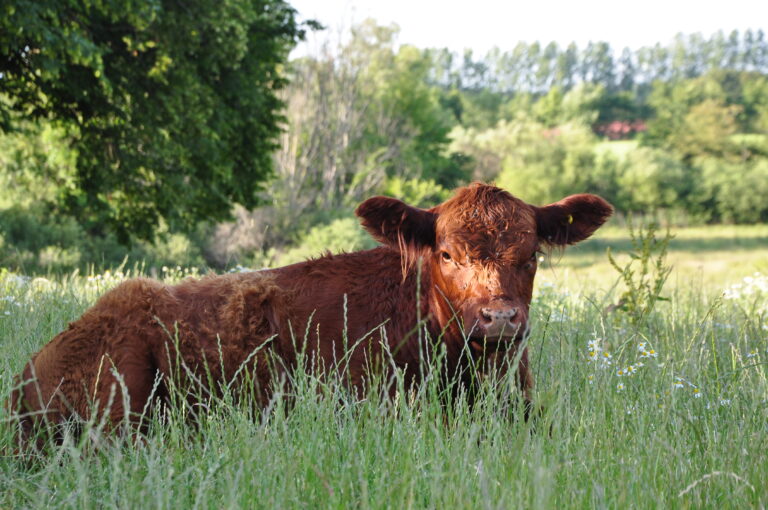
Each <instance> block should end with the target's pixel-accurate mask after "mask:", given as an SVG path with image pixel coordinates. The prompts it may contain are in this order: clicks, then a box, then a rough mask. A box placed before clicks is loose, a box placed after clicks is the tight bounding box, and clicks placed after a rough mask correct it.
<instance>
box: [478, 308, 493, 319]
mask: <svg viewBox="0 0 768 510" xmlns="http://www.w3.org/2000/svg"><path fill="white" fill-rule="evenodd" d="M480 316H481V317H482V318H483V320H484V321H485V322H491V321H493V315H491V311H490V310H489V309H488V308H482V309H481V310H480Z"/></svg>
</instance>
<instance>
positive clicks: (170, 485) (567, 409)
mask: <svg viewBox="0 0 768 510" xmlns="http://www.w3.org/2000/svg"><path fill="white" fill-rule="evenodd" d="M565 265H566V267H568V266H567V262H566V263H565ZM743 267H744V268H745V269H747V267H745V266H743ZM555 270H556V269H553V270H551V271H555ZM585 271H588V269H586V270H585ZM125 276H127V275H122V274H118V275H116V274H109V275H102V276H101V278H98V279H97V278H93V277H92V278H86V277H81V276H77V275H72V276H67V277H62V278H60V279H54V280H46V279H25V278H21V277H19V276H18V275H13V274H10V273H2V274H1V275H0V298H1V299H2V301H0V368H1V370H2V373H1V377H0V393H1V394H2V395H4V396H5V395H7V394H8V392H9V391H10V387H11V378H12V376H13V374H15V373H17V372H18V371H20V369H21V367H22V365H23V363H24V362H25V361H26V360H27V359H28V358H29V357H30V356H31V355H32V353H33V352H35V351H36V350H37V349H39V348H40V346H42V345H43V344H44V343H45V342H47V341H48V340H49V339H50V338H52V337H53V336H54V335H55V334H56V333H57V332H58V331H60V330H61V329H63V328H64V327H66V324H67V322H68V321H71V320H74V319H75V318H77V317H78V316H79V315H80V314H81V313H82V312H83V311H84V310H85V309H86V307H87V306H89V305H90V304H92V303H93V301H94V300H95V299H96V298H97V296H98V295H100V294H101V293H103V292H104V291H105V290H106V289H107V288H109V287H110V286H111V285H114V284H115V283H116V282H117V281H119V280H121V279H122V278H124V277H125ZM163 276H165V277H166V279H167V281H174V280H176V279H177V278H178V277H179V276H183V274H180V273H179V272H175V271H169V272H167V273H165V274H164V275H163ZM543 276H545V278H543V279H542V281H541V284H540V285H539V287H538V289H537V291H536V295H535V299H534V303H533V305H532V323H533V332H532V335H531V338H530V342H529V345H530V349H531V356H532V365H533V370H534V373H535V375H536V378H537V390H536V394H535V397H536V401H537V403H538V404H540V405H541V406H542V407H543V411H542V416H541V417H540V419H539V420H538V421H537V422H536V425H535V428H534V425H533V424H532V423H526V422H525V421H523V420H520V419H516V418H515V416H516V414H515V412H514V407H515V400H514V399H512V408H513V412H511V413H509V412H507V410H508V409H509V407H510V405H509V402H508V398H507V397H506V396H505V391H501V389H504V388H508V387H510V385H511V384H512V383H511V380H502V381H490V382H487V383H485V386H483V387H482V388H481V389H480V391H479V395H478V398H477V402H476V403H475V405H474V406H473V407H470V406H469V405H468V404H467V402H466V400H465V399H462V398H460V399H459V400H458V401H457V402H456V403H455V404H454V405H453V406H451V407H450V408H448V409H445V408H444V407H443V405H442V404H443V400H441V399H440V398H439V392H440V387H439V386H437V385H436V383H427V384H426V385H424V386H422V387H421V388H420V390H419V391H418V392H408V391H404V390H403V391H400V392H398V394H397V396H395V397H394V398H382V397H381V396H380V392H377V391H375V388H374V389H373V390H371V391H370V392H369V393H368V395H367V398H364V399H360V398H352V397H351V396H350V395H349V394H348V392H346V391H345V390H344V387H343V385H342V384H339V383H338V382H337V381H333V380H328V379H323V380H320V379H317V378H315V377H312V376H309V375H306V374H302V373H299V374H296V375H295V381H294V384H293V385H292V386H291V390H290V393H291V394H290V395H288V396H286V398H281V399H277V400H275V402H274V404H273V405H272V406H271V407H270V408H269V409H267V410H264V411H261V410H255V409H254V408H253V406H249V405H248V403H247V402H242V401H240V402H237V401H235V400H233V399H231V398H230V397H229V396H227V395H224V396H223V397H217V398H215V399H214V400H213V401H212V402H211V403H210V405H209V406H207V407H202V408H200V409H198V410H197V412H196V415H197V420H196V422H195V424H190V423H189V420H187V415H186V414H185V412H184V411H183V410H181V409H178V408H172V409H170V410H169V411H168V412H167V413H165V414H162V415H158V416H156V417H154V418H153V422H152V425H151V427H150V430H149V432H148V434H147V435H146V436H145V437H143V438H141V439H140V440H137V439H135V438H132V437H129V436H128V437H126V436H120V435H115V434H110V435H106V436H100V435H99V429H98V426H97V425H96V424H94V426H93V427H92V429H91V434H85V435H84V436H83V437H81V438H80V439H76V438H75V437H74V436H67V437H66V439H65V441H64V444H62V445H61V446H57V447H54V448H53V449H52V450H51V451H50V452H49V453H48V454H47V455H46V456H42V457H40V458H37V459H36V460H35V461H32V462H30V461H29V459H27V460H23V459H21V458H19V457H15V456H13V455H10V454H8V451H9V447H10V446H12V444H13V442H12V438H11V429H10V427H9V426H8V416H7V413H6V412H5V411H3V412H2V414H0V421H1V422H2V425H1V426H0V450H2V451H4V452H5V455H4V456H3V457H2V458H0V508H24V507H27V508H39V507H46V508H78V509H80V508H267V507H269V508H294V507H302V508H304V507H309V508H350V507H354V508H557V507H561V508H593V507H598V508H599V507H602V508H620V507H624V508H686V507H694V508H701V507H729V508H746V507H755V508H759V507H764V506H765V505H766V503H768V488H767V487H768V484H766V482H765V481H766V480H768V382H767V381H766V364H765V361H766V359H768V277H765V276H752V275H751V272H749V273H743V276H747V277H750V278H752V279H751V280H743V279H741V278H740V279H739V280H738V281H735V280H734V281H731V280H726V281H721V282H720V283H719V284H710V283H707V284H702V283H701V281H698V282H697V281H695V280H692V279H683V280H681V279H677V280H675V278H674V276H673V279H672V280H671V281H670V284H669V286H668V287H667V289H666V291H665V292H666V294H665V295H666V296H667V297H669V298H670V299H671V301H669V302H664V303H662V304H659V305H658V306H657V309H656V311H655V312H654V313H653V314H652V315H650V316H649V317H648V318H647V319H646V320H645V321H644V322H643V323H642V324H641V325H640V326H637V327H635V326H631V325H630V323H629V321H628V320H627V319H626V318H625V317H624V316H623V315H621V313H615V312H614V313H608V312H606V311H605V309H606V307H607V306H608V305H609V304H611V303H613V302H615V300H616V298H617V296H618V289H616V288H613V289H612V287H611V286H610V285H606V288H602V287H601V288H595V287H594V286H589V285H587V286H578V285H571V286H565V285H564V284H562V283H560V282H558V283H555V284H552V283H551V281H552V280H553V279H552V278H547V277H546V276H547V271H546V270H545V271H544V275H543ZM584 277H585V278H588V275H587V276H584ZM605 281H606V282H609V278H608V277H607V276H605ZM572 283H573V282H572ZM733 284H735V285H733ZM724 290H727V292H726V293H725V295H723V291H724ZM339 313H340V314H341V313H342V311H341V310H340V311H339ZM640 344H644V345H642V346H641V345H640ZM651 351H653V352H654V353H655V354H656V357H653V356H651ZM644 353H647V354H644ZM644 356H646V357H644ZM619 370H621V371H622V373H623V374H626V373H628V372H629V373H630V375H621V376H619V375H617V374H618V373H619ZM518 411H519V409H518ZM94 441H96V442H97V443H98V447H96V448H94V444H93V443H94Z"/></svg>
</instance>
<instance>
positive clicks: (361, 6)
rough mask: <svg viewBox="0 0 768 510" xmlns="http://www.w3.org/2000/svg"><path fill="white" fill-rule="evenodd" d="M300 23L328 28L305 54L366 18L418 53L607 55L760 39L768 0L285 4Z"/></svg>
mask: <svg viewBox="0 0 768 510" xmlns="http://www.w3.org/2000/svg"><path fill="white" fill-rule="evenodd" d="M288 3H290V4H291V5H292V6H293V7H294V8H295V9H296V10H298V12H299V17H300V19H307V18H314V19H317V20H318V21H320V22H321V23H322V24H323V25H325V26H327V27H329V29H331V30H327V31H325V32H326V34H314V35H312V36H310V37H309V38H308V42H306V43H302V44H301V45H300V47H298V48H297V49H296V50H295V53H296V54H306V53H308V52H309V53H311V52H312V51H311V48H312V47H313V46H314V45H317V43H318V40H322V38H324V37H327V36H328V35H327V33H334V32H335V33H337V32H338V28H339V27H349V26H350V25H351V24H352V23H354V22H359V21H362V20H363V19H365V18H369V17H370V18H373V19H375V20H377V21H378V22H379V23H380V24H384V25H388V24H390V23H396V24H397V25H398V26H399V27H400V37H399V39H398V42H399V43H401V44H412V45H414V46H418V47H421V48H426V47H447V48H450V49H452V50H454V51H460V50H463V49H464V48H471V49H473V50H475V52H478V53H480V54H484V53H485V52H486V51H488V50H489V49H490V48H492V47H493V46H498V47H499V48H501V49H502V50H509V49H512V48H513V47H514V46H515V45H516V44H517V43H518V42H520V41H525V42H533V41H539V42H543V43H548V42H550V41H556V42H557V43H558V44H560V45H562V46H566V45H568V44H569V43H570V42H572V41H575V42H576V43H577V44H578V45H579V46H580V47H583V46H584V45H586V43H587V42H589V41H590V40H591V41H608V42H609V43H610V44H611V46H612V47H613V48H614V50H620V49H622V48H624V47H629V48H632V49H636V48H639V47H641V46H649V45H653V44H655V43H657V42H659V43H662V44H666V43H668V42H670V41H671V40H672V39H673V38H674V36H675V34H677V33H680V32H682V33H686V34H690V33H695V32H700V33H702V34H703V35H705V36H710V35H712V34H713V33H714V32H716V31H718V30H723V31H725V32H726V34H727V33H729V32H730V31H731V30H733V29H738V30H740V31H741V30H746V29H747V28H751V29H753V30H757V29H761V28H762V29H763V31H765V32H766V33H767V34H766V35H768V0H727V1H725V0H717V1H713V0H698V1H693V0H641V1H637V0H635V1H633V2H626V1H623V2H622V1H617V0H612V1H607V0H571V1H568V0H551V1H545V0H539V1H536V0H526V1H520V0H508V1H506V2H504V1H493V0H464V1H461V2H457V1H453V2H452V1H450V0H447V1H446V0H442V1H438V0H288Z"/></svg>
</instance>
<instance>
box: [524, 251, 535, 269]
mask: <svg viewBox="0 0 768 510" xmlns="http://www.w3.org/2000/svg"><path fill="white" fill-rule="evenodd" d="M538 256H539V253H538V252H534V253H533V255H531V258H529V259H528V262H526V263H525V265H524V266H523V269H525V270H526V271H528V270H530V269H533V267H534V266H535V265H536V260H537V258H538Z"/></svg>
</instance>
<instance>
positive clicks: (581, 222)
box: [535, 194, 613, 245]
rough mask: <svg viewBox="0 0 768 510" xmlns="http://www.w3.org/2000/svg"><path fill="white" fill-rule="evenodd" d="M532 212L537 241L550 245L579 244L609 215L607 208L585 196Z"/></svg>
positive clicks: (599, 199)
mask: <svg viewBox="0 0 768 510" xmlns="http://www.w3.org/2000/svg"><path fill="white" fill-rule="evenodd" d="M535 210H536V227H537V229H538V235H539V239H541V241H543V242H545V243H547V244H552V245H565V244H574V243H578V242H579V241H583V240H584V239H586V238H587V237H589V236H591V235H592V233H593V232H594V231H595V230H597V229H598V227H600V225H602V224H603V223H605V220H607V219H608V218H609V217H610V216H611V214H613V207H611V204H609V203H608V202H606V201H605V200H603V199H602V198H600V197H598V196H597V195H589V194H581V195H571V196H569V197H566V198H564V199H562V200H560V201H559V202H555V203H554V204H549V205H545V206H544V207H536V208H535Z"/></svg>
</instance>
